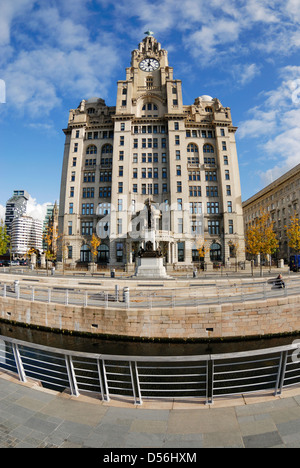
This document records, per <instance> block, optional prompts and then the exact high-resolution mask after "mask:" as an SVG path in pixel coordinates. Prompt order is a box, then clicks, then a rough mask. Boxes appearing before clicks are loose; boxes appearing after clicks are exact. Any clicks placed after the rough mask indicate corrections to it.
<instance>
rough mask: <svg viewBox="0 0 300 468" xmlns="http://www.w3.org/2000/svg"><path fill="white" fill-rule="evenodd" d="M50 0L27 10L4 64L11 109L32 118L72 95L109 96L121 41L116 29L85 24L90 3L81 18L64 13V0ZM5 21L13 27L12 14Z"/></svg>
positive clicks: (43, 113) (44, 113) (8, 104)
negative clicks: (114, 34) (114, 32)
mask: <svg viewBox="0 0 300 468" xmlns="http://www.w3.org/2000/svg"><path fill="white" fill-rule="evenodd" d="M18 1H19V2H21V0H18ZM23 3H24V4H25V3H26V1H25V0H23ZM27 4H30V2H29V0H28V2H27ZM50 5H51V6H49V7H48V6H46V7H45V8H39V9H37V10H36V11H34V12H33V13H32V14H28V13H29V11H28V12H27V15H26V14H24V18H23V21H24V24H23V28H22V30H21V31H20V30H19V29H18V28H16V31H15V34H14V41H11V43H10V47H11V48H12V49H13V52H12V53H10V54H9V56H8V57H7V58H6V62H5V64H4V65H3V66H2V76H1V78H3V79H4V80H5V82H6V88H7V89H6V95H7V110H8V109H9V107H10V106H13V107H15V108H17V109H18V110H19V111H21V112H22V111H25V110H26V113H28V114H29V115H30V116H31V117H37V116H40V115H49V113H50V112H51V111H52V110H53V109H55V108H56V107H59V106H60V105H61V102H62V98H63V97H64V96H65V95H67V94H71V93H73V94H74V95H76V96H78V95H79V96H81V97H85V98H89V97H91V96H94V95H98V96H99V97H104V98H105V97H106V96H107V89H108V87H109V85H110V84H111V76H112V74H113V72H114V71H115V69H116V67H117V65H118V58H119V51H118V49H117V45H118V41H116V40H112V37H111V33H108V32H107V31H105V30H103V31H101V30H100V28H98V30H97V32H96V33H94V32H93V31H92V30H91V28H88V25H85V24H84V22H83V18H84V17H85V14H86V15H87V10H86V9H85V2H83V4H82V5H81V9H82V16H81V17H78V18H76V15H73V16H71V17H65V16H64V14H65V12H66V11H67V10H68V7H67V2H65V0H63V1H62V2H60V3H56V2H51V4H50ZM53 5H54V6H53ZM14 12H15V10H14ZM12 16H13V15H12ZM3 21H4V22H5V24H6V27H7V28H8V29H9V28H10V27H11V26H12V19H11V20H9V18H8V15H6V16H5V18H4V19H3ZM80 21H82V23H81V22H80ZM92 24H93V23H92ZM17 40H18V41H19V42H20V43H21V45H23V47H22V46H21V47H20V44H19V45H18V49H14V43H15V41H17ZM5 41H8V35H6V39H5ZM0 45H1V42H0ZM1 51H2V50H1V48H0V56H1Z"/></svg>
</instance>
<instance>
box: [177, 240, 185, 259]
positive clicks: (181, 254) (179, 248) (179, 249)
mask: <svg viewBox="0 0 300 468" xmlns="http://www.w3.org/2000/svg"><path fill="white" fill-rule="evenodd" d="M177 252H178V262H184V242H178V244H177Z"/></svg>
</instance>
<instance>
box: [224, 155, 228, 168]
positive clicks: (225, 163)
mask: <svg viewBox="0 0 300 468" xmlns="http://www.w3.org/2000/svg"><path fill="white" fill-rule="evenodd" d="M224 166H228V156H224Z"/></svg>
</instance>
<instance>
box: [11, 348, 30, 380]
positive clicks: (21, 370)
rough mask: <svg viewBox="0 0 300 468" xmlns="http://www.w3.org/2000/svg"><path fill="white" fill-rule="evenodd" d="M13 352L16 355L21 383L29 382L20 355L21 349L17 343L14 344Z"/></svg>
mask: <svg viewBox="0 0 300 468" xmlns="http://www.w3.org/2000/svg"><path fill="white" fill-rule="evenodd" d="M12 350H13V353H14V358H15V363H16V367H17V370H18V375H19V379H20V380H21V382H27V378H26V373H25V370H24V366H23V362H22V358H21V355H20V351H19V347H18V345H17V344H16V343H12Z"/></svg>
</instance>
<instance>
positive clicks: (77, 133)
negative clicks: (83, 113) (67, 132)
mask: <svg viewBox="0 0 300 468" xmlns="http://www.w3.org/2000/svg"><path fill="white" fill-rule="evenodd" d="M75 138H79V130H76V136H75Z"/></svg>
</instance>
